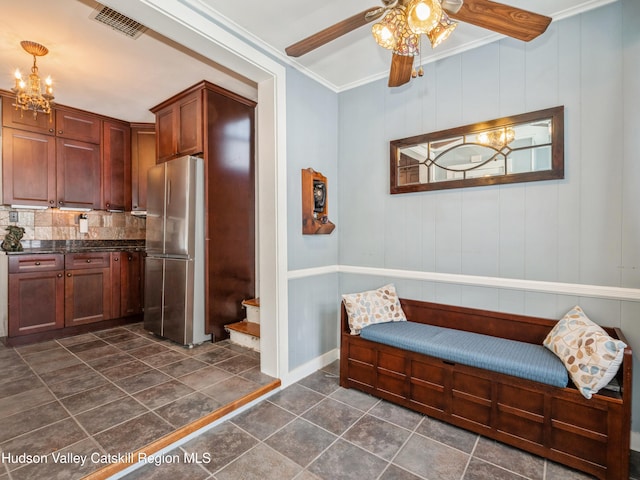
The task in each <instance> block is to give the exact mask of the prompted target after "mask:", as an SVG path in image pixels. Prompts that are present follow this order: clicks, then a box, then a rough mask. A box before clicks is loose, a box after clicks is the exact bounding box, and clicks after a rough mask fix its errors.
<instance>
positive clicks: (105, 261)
mask: <svg viewBox="0 0 640 480" xmlns="http://www.w3.org/2000/svg"><path fill="white" fill-rule="evenodd" d="M64 280H65V282H64V312H65V315H64V325H65V327H70V326H74V325H82V324H85V323H93V322H99V321H102V320H108V319H110V318H112V317H111V301H112V300H111V254H110V253H100V252H98V253H73V254H68V255H65V279H64Z"/></svg>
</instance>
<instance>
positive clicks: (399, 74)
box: [389, 53, 413, 87]
mask: <svg viewBox="0 0 640 480" xmlns="http://www.w3.org/2000/svg"><path fill="white" fill-rule="evenodd" d="M412 70H413V57H412V56H407V55H398V54H397V53H394V54H393V56H392V57H391V69H390V70H389V86H390V87H399V86H400V85H404V84H405V83H407V82H409V80H411V71H412Z"/></svg>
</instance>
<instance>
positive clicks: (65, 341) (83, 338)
mask: <svg viewBox="0 0 640 480" xmlns="http://www.w3.org/2000/svg"><path fill="white" fill-rule="evenodd" d="M96 339H97V337H96V336H95V335H94V334H93V333H85V334H83V335H75V336H73V337H66V338H59V339H58V340H57V342H58V343H59V344H60V345H62V346H65V347H70V346H71V345H77V344H78V343H85V342H91V341H93V340H96Z"/></svg>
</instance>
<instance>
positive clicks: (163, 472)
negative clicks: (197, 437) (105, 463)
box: [121, 449, 209, 480]
mask: <svg viewBox="0 0 640 480" xmlns="http://www.w3.org/2000/svg"><path fill="white" fill-rule="evenodd" d="M206 458H208V457H205V458H204V461H199V462H195V461H189V458H188V457H185V454H184V452H183V451H182V450H180V449H176V450H171V451H170V452H167V453H164V454H162V456H156V457H151V456H150V457H148V458H147V459H146V461H147V462H148V463H147V464H146V465H144V466H143V467H141V468H138V469H137V470H135V471H134V472H132V473H130V474H128V475H125V476H124V477H121V478H122V480H176V479H183V478H188V479H189V480H204V479H206V478H209V472H207V471H206V470H205V469H204V468H203V467H202V466H201V465H200V463H206ZM154 459H158V460H159V464H157V465H156V464H155V463H154Z"/></svg>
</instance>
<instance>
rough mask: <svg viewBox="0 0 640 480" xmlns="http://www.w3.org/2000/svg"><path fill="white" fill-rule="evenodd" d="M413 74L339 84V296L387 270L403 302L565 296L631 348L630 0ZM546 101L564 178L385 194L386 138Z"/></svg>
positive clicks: (637, 27)
mask: <svg viewBox="0 0 640 480" xmlns="http://www.w3.org/2000/svg"><path fill="white" fill-rule="evenodd" d="M425 70H426V73H425V76H424V77H423V78H418V79H415V80H412V81H411V83H410V84H409V85H407V86H404V87H401V88H397V89H389V88H387V87H386V85H385V83H386V82H384V81H379V82H375V83H371V84H368V85H365V86H362V87H359V88H356V89H353V90H350V91H347V92H344V93H342V94H340V102H339V108H340V115H339V119H340V129H339V132H340V133H339V139H340V140H339V158H338V175H339V178H340V192H339V207H340V215H339V217H340V228H341V230H340V236H339V240H340V244H339V264H340V269H341V270H344V271H345V273H341V274H340V279H341V285H340V291H341V292H347V291H357V290H360V289H364V288H372V287H376V286H379V285H382V284H383V282H386V281H394V282H395V283H396V286H397V287H398V290H399V293H400V295H401V296H404V297H409V298H418V299H424V300H432V301H437V302H442V303H450V304H456V305H465V306H473V307H478V308H486V309H491V310H500V311H507V312H515V313H523V314H529V315H538V316H545V317H550V318H559V317H560V316H562V315H563V314H564V313H565V312H566V311H567V310H568V309H570V308H571V307H572V306H573V305H575V304H580V305H581V306H583V308H584V309H585V310H586V312H587V314H589V315H590V316H591V317H592V318H593V319H594V320H595V321H596V322H598V323H601V324H603V325H610V326H619V327H622V329H623V331H624V332H625V334H626V335H627V338H628V340H629V342H630V343H631V345H632V347H635V349H636V351H637V352H640V302H639V301H638V299H640V295H639V293H640V188H638V186H639V185H640V165H638V163H639V162H638V154H637V152H638V151H640V135H638V132H639V131H640V88H639V87H638V85H640V2H638V1H637V0H621V1H620V2H616V3H614V4H610V5H608V6H605V7H602V8H599V9H596V10H592V11H590V12H587V13H584V14H581V15H579V16H575V17H571V18H568V19H565V20H562V21H559V22H554V23H552V24H551V26H550V27H549V30H548V31H547V33H545V34H544V35H543V36H542V37H541V38H538V39H536V40H535V41H533V42H530V43H522V42H519V41H516V40H512V39H504V40H501V41H499V42H496V43H493V44H490V45H486V46H484V47H481V48H478V49H475V50H472V51H468V52H465V53H463V54H460V55H457V56H454V57H450V58H447V59H445V60H442V61H439V62H437V63H434V64H429V65H426V67H425ZM556 105H564V106H565V173H566V175H565V179H563V180H557V181H544V182H533V183H521V184H513V185H504V186H494V187H474V188H467V189H457V190H449V191H445V190H443V191H434V192H424V193H412V194H404V195H390V194H389V146H388V145H389V144H388V142H389V141H390V140H393V139H397V138H402V137H408V136H412V135H416V134H420V133H427V132H432V131H437V130H441V129H445V128H450V127H456V126H460V125H465V124H468V123H473V122H477V121H482V120H489V119H493V118H498V117H501V116H505V115H511V114H518V113H525V112H529V111H533V110H538V109H542V108H548V107H553V106H556ZM352 267H353V268H352ZM359 267H371V268H372V270H371V274H361V273H360V270H358V268H359ZM391 269H397V270H399V271H400V273H398V272H390V270H391ZM413 272H420V273H424V274H425V278H430V277H429V276H431V277H433V278H434V279H435V280H433V279H431V280H430V279H420V277H419V275H417V276H414V275H412V273H413ZM385 274H386V275H385ZM416 277H417V279H414V278H416ZM441 277H443V278H444V277H446V281H439V280H437V279H438V278H441ZM469 279H470V280H469ZM510 279H514V280H513V281H512V282H511V283H510V282H509V280H510ZM498 280H499V281H500V282H501V283H502V284H503V285H504V286H503V287H496V284H498V283H500V282H498ZM558 284H560V285H561V288H559V289H555V287H556V286H557V285H558ZM545 285H546V286H547V287H546V288H545ZM527 286H531V288H528V287H527ZM534 287H535V288H534ZM600 287H606V288H600ZM607 289H610V290H611V292H612V294H611V295H603V294H602V292H603V291H605V290H607ZM575 292H580V293H575ZM636 355H637V354H636ZM636 359H637V356H636ZM634 367H635V372H636V373H635V375H634V377H635V381H636V385H640V383H638V382H640V364H638V362H637V361H635V365H634ZM635 391H636V394H635V395H634V410H635V411H640V389H638V388H636V389H635ZM633 430H634V432H636V433H635V434H634V435H636V438H637V439H638V438H640V437H637V435H640V434H639V433H638V432H639V431H640V418H634V423H633ZM636 445H637V446H638V445H640V444H638V443H636ZM637 446H636V448H637Z"/></svg>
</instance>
